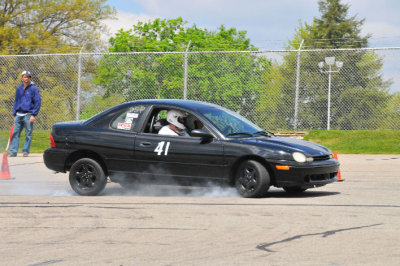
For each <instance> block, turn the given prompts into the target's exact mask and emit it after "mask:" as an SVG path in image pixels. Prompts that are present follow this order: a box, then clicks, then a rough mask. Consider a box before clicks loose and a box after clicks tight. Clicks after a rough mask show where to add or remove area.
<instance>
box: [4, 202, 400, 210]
mask: <svg viewBox="0 0 400 266" xmlns="http://www.w3.org/2000/svg"><path fill="white" fill-rule="evenodd" d="M49 204H50V205H49ZM62 205H64V206H66V207H80V206H96V208H104V209H105V208H110V207H109V205H117V206H112V207H115V208H135V207H118V205H125V206H126V205H134V206H138V205H160V206H163V205H164V206H168V205H169V206H174V205H175V206H249V207H252V206H253V207H257V206H287V207H299V206H300V207H364V208H400V205H391V204H303V203H298V204H297V203H292V204H285V203H207V202H205V203H195V202H192V203H187V202H185V203H182V202H119V203H114V202H96V203H93V202H90V203H88V202H76V203H71V204H69V203H59V202H57V203H55V202H43V203H40V202H35V203H33V202H0V208H5V207H34V208H41V207H44V208H46V207H52V208H58V207H63V206H62ZM101 205H105V206H101ZM107 205H108V206H107Z"/></svg>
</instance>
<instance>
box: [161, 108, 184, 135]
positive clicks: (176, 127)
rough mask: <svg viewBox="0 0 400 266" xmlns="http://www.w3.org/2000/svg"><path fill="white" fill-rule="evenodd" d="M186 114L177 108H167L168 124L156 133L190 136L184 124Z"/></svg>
mask: <svg viewBox="0 0 400 266" xmlns="http://www.w3.org/2000/svg"><path fill="white" fill-rule="evenodd" d="M186 116H187V115H186V114H185V113H183V112H181V111H178V110H169V111H168V113H167V121H168V122H169V123H170V124H169V125H166V126H163V127H162V128H161V129H160V131H159V132H158V134H160V135H171V136H190V135H189V134H188V133H187V131H186V127H185V125H184V123H185V117H186Z"/></svg>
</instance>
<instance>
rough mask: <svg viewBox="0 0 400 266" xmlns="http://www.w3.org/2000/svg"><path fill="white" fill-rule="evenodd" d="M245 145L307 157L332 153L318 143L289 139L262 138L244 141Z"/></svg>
mask: <svg viewBox="0 0 400 266" xmlns="http://www.w3.org/2000/svg"><path fill="white" fill-rule="evenodd" d="M241 142H242V143H243V144H248V145H255V146H260V145H261V146H264V147H265V148H280V149H282V150H285V151H287V152H295V151H298V152H302V153H304V154H306V155H313V156H319V155H328V154H330V153H331V151H330V150H329V149H328V148H326V147H324V146H322V145H319V144H317V143H314V142H310V141H306V140H300V139H295V138H288V137H260V138H255V139H242V140H241Z"/></svg>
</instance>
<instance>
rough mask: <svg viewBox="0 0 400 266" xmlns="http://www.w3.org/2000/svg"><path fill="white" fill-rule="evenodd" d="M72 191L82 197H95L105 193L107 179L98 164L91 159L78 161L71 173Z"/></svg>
mask: <svg viewBox="0 0 400 266" xmlns="http://www.w3.org/2000/svg"><path fill="white" fill-rule="evenodd" d="M69 183H70V185H71V187H72V189H73V190H74V191H75V192H76V193H78V194H79V195H81V196H95V195H97V194H99V193H100V192H102V191H103V189H104V188H105V186H106V184H107V177H106V176H105V174H104V171H103V168H102V167H101V166H100V164H99V163H98V162H96V161H95V160H93V159H90V158H83V159H80V160H78V161H76V162H75V163H74V164H73V165H72V167H71V169H70V172H69Z"/></svg>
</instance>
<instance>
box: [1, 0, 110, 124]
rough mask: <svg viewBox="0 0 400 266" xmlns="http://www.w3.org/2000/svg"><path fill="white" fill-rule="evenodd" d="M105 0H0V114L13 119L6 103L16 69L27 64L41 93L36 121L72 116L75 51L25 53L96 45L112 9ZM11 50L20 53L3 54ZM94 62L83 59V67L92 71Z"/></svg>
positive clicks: (16, 76)
mask: <svg viewBox="0 0 400 266" xmlns="http://www.w3.org/2000/svg"><path fill="white" fill-rule="evenodd" d="M105 3H106V0H68V1H66V0H29V1H28V0H19V1H15V0H5V1H1V2H0V10H1V12H0V66H1V71H0V98H1V100H2V101H4V102H5V103H6V107H7V108H3V107H1V108H0V116H1V117H4V119H5V120H6V121H8V120H9V121H12V115H11V111H10V110H9V107H10V106H11V107H12V106H13V103H14V96H15V88H16V86H17V85H19V83H20V78H21V77H20V75H19V74H20V73H21V72H22V70H29V71H31V72H32V73H33V78H32V81H33V82H35V83H36V85H37V86H38V88H39V90H40V92H41V95H42V107H41V111H40V115H39V116H38V120H37V122H35V127H36V128H46V129H47V128H49V127H50V126H51V124H52V123H54V122H57V121H60V119H65V120H67V119H74V117H75V111H76V109H75V108H76V107H75V95H76V84H77V65H78V60H77V59H78V55H77V56H62V55H52V56H37V57H32V56H28V55H26V56H25V54H46V53H73V52H79V50H80V49H81V48H82V47H83V45H85V51H90V50H92V49H94V48H96V47H98V46H100V45H101V43H102V41H101V39H100V33H101V32H103V31H104V26H103V25H102V24H101V22H102V20H103V19H107V18H112V16H113V14H114V13H115V10H114V9H112V8H111V7H109V6H108V5H105ZM10 54H16V55H19V56H18V57H11V56H5V55H10ZM92 65H93V64H92V63H87V64H86V66H87V67H86V69H84V70H83V73H88V72H90V71H93V70H92V69H91V67H92ZM71 70H72V71H71ZM86 89H90V86H89V85H88V84H87V83H85V82H83V84H82V90H86ZM10 123H11V122H10ZM7 124H8V122H7V123H6V127H7Z"/></svg>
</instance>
